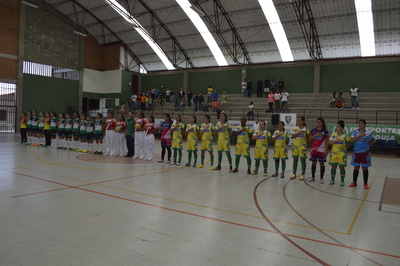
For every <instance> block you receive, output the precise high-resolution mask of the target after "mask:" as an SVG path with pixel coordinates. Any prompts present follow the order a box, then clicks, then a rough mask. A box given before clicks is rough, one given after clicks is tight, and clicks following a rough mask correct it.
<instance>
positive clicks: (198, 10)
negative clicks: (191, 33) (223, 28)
mask: <svg viewBox="0 0 400 266" xmlns="http://www.w3.org/2000/svg"><path fill="white" fill-rule="evenodd" d="M190 9H191V10H193V11H194V12H196V14H197V15H199V16H200V17H203V16H205V15H206V14H204V13H203V12H202V11H201V10H200V9H198V8H197V7H195V6H193V5H191V6H190Z"/></svg>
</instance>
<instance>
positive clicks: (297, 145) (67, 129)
mask: <svg viewBox="0 0 400 266" xmlns="http://www.w3.org/2000/svg"><path fill="white" fill-rule="evenodd" d="M128 116H129V118H128V122H127V123H125V121H124V120H125V119H124V116H123V115H119V117H118V121H117V120H115V119H114V118H113V114H112V113H109V114H108V117H107V119H106V121H105V122H104V123H102V122H101V121H102V120H101V115H100V114H97V115H96V119H95V121H94V122H93V121H92V120H91V117H90V116H87V117H85V116H82V117H81V119H79V115H78V114H76V113H75V114H74V119H71V118H70V117H69V115H68V114H67V115H66V116H65V118H64V117H63V115H62V114H60V119H59V121H58V122H57V121H56V119H55V114H54V113H51V114H46V116H45V117H40V116H39V117H36V116H35V112H33V113H32V115H29V112H28V116H27V117H26V120H27V128H28V129H29V124H31V125H32V127H31V130H28V134H29V132H30V133H31V136H32V134H33V136H35V135H36V134H37V131H40V128H41V126H40V125H41V123H43V131H45V130H46V128H45V125H46V121H47V123H48V127H49V132H50V135H51V136H52V137H53V138H54V139H55V133H56V132H57V130H56V129H57V126H58V135H59V139H60V140H61V142H62V141H63V140H64V139H66V140H67V141H68V140H69V141H70V142H71V141H72V138H71V137H72V136H73V137H74V142H76V141H79V139H80V140H83V142H82V143H86V141H88V142H89V143H91V142H92V141H93V139H96V142H97V143H100V144H101V146H100V147H99V148H100V151H97V150H96V152H95V153H99V154H102V138H103V132H105V135H106V137H107V143H108V144H107V152H106V155H120V156H122V155H123V150H124V149H123V145H122V140H123V136H124V135H125V136H126V138H127V146H128V154H127V155H126V157H130V156H132V155H133V149H134V150H135V154H134V156H133V158H138V159H145V160H152V157H153V144H154V134H155V132H156V130H157V127H156V126H155V124H154V117H153V116H149V117H148V119H145V116H144V114H143V112H138V115H137V118H136V119H135V118H133V113H132V112H129V114H128ZM21 120H22V119H21ZM220 120H221V121H219V122H218V123H217V124H216V125H215V126H214V125H213V124H212V123H211V122H210V117H209V116H208V115H206V116H204V123H203V124H202V125H201V126H199V125H197V121H196V117H195V116H192V117H190V123H189V124H188V125H186V126H185V125H184V124H183V123H182V122H181V117H180V115H176V117H175V121H174V122H173V121H172V120H171V117H170V115H169V114H165V115H164V121H162V122H161V123H160V125H159V126H158V129H159V130H160V131H161V147H162V154H161V158H162V160H160V161H159V163H162V162H165V163H168V164H171V165H175V164H176V165H180V164H181V159H182V150H183V136H184V135H186V137H187V151H188V163H187V164H186V165H185V166H191V159H192V155H193V156H194V164H193V167H197V168H202V167H204V158H205V152H206V151H208V153H209V154H210V159H211V167H210V169H211V170H221V162H222V154H223V152H225V154H226V156H227V159H228V162H229V166H230V172H232V173H236V172H238V171H239V170H238V166H239V162H240V157H241V156H242V155H243V156H244V157H245V158H246V160H247V166H248V169H247V174H253V175H256V174H258V169H259V166H260V163H261V161H262V162H263V166H264V175H267V168H268V163H267V162H268V145H269V143H271V142H274V156H273V159H274V160H275V173H274V174H273V175H272V176H279V174H278V173H279V164H280V162H281V163H282V168H281V169H282V171H281V175H280V176H281V178H284V177H285V175H284V172H285V168H286V160H287V159H288V152H287V145H288V143H289V140H290V138H292V139H294V142H293V149H292V150H293V153H292V157H293V159H294V160H293V174H292V176H291V177H290V178H291V179H294V178H296V173H297V165H298V161H299V158H300V161H301V165H302V173H301V176H300V180H304V178H305V177H304V175H305V171H306V159H307V146H308V144H311V153H310V161H311V162H312V167H311V174H312V177H311V178H310V179H309V180H308V181H310V182H312V181H315V173H316V167H317V162H319V164H320V182H321V183H323V182H324V180H323V176H324V173H325V162H326V157H327V155H328V145H332V150H331V156H330V161H329V164H330V165H332V169H331V181H330V184H334V183H335V176H336V169H337V167H338V166H339V169H340V177H341V182H340V185H342V186H344V178H345V175H346V172H345V167H346V166H347V149H348V148H349V147H350V142H351V143H354V152H353V157H352V163H351V164H352V165H353V166H354V167H355V168H354V171H353V182H352V183H351V184H350V186H351V187H354V186H356V185H357V179H358V174H359V170H360V166H361V167H362V170H363V177H364V188H366V189H368V188H369V187H368V167H369V166H371V159H370V154H369V146H370V145H372V144H373V142H374V137H373V135H372V134H371V133H370V132H368V131H367V130H366V129H365V126H366V121H365V120H363V119H360V120H359V122H358V125H359V128H358V129H357V130H355V131H354V132H352V136H351V138H350V137H348V136H346V135H345V134H344V133H343V130H344V127H345V125H344V122H343V121H339V122H338V124H337V125H336V128H335V131H336V132H335V133H333V134H332V135H331V136H329V132H328V131H327V129H326V126H325V122H324V119H323V118H318V119H317V126H316V127H315V128H314V129H312V130H311V131H310V130H309V129H308V128H307V127H306V124H305V119H304V117H299V119H298V126H297V127H296V128H294V129H293V131H292V134H290V133H289V132H288V131H286V130H285V128H284V122H282V121H281V122H279V125H278V130H276V131H275V132H274V133H273V134H271V133H270V132H269V131H268V130H267V129H266V123H265V122H264V121H260V123H259V129H257V130H255V131H254V132H253V129H252V128H251V127H249V126H247V125H246V122H247V120H246V118H245V117H243V118H241V125H239V126H236V127H235V128H232V126H231V125H230V124H229V122H228V119H227V116H226V114H224V113H222V114H221V118H220ZM29 121H32V122H31V123H30V122H29ZM35 124H37V130H36V129H35V127H34V125H35ZM35 130H36V131H35ZM93 131H94V132H93ZM35 132H36V133H35ZM122 133H125V134H122ZM39 134H40V133H39ZM216 134H218V142H217V146H218V148H217V151H218V165H217V166H216V167H214V166H213V163H214V154H213V136H214V135H216ZM116 136H118V137H116ZM121 136H122V137H121ZM232 136H236V137H237V143H236V153H235V155H236V162H235V168H233V167H232V157H231V154H230V139H231V137H232ZM130 138H133V139H134V140H135V145H133V141H132V144H130V142H129V141H128V139H130ZM250 138H251V139H253V140H255V141H256V144H255V152H254V160H255V170H254V171H253V172H251V170H250V168H251V158H250ZM114 139H117V145H116V146H118V147H119V148H118V149H117V150H118V151H119V152H118V153H116V152H115V151H114V150H113V147H114V145H113V143H114ZM198 139H201V163H200V165H197V166H196V163H197V151H198V147H197V144H198ZM83 145H85V144H83ZM145 146H147V153H145V152H144V147H145ZM133 147H134V148H133ZM61 148H67V147H61ZM75 148H76V147H75ZM171 148H172V149H173V150H174V155H173V160H172V162H171V155H172V154H171V153H172V152H171ZM70 149H71V148H70ZM81 149H82V148H81ZM83 150H86V149H85V147H84V148H83ZM166 153H168V160H167V161H164V158H165V155H166Z"/></svg>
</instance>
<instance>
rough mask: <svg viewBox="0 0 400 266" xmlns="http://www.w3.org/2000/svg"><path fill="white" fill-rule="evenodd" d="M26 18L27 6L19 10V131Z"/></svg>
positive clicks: (22, 6) (22, 96) (16, 122)
mask: <svg viewBox="0 0 400 266" xmlns="http://www.w3.org/2000/svg"><path fill="white" fill-rule="evenodd" d="M25 18H26V6H25V5H20V10H19V36H18V79H17V113H16V115H15V125H16V127H15V129H16V131H17V132H18V131H19V118H20V113H22V112H23V106H22V104H23V100H24V74H23V72H22V68H23V62H24V57H25V56H24V55H25V52H24V51H25V49H24V46H25Z"/></svg>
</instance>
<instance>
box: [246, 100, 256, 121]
mask: <svg viewBox="0 0 400 266" xmlns="http://www.w3.org/2000/svg"><path fill="white" fill-rule="evenodd" d="M253 110H254V104H253V102H250V105H249V111H248V112H247V120H249V121H253V120H254V111H253Z"/></svg>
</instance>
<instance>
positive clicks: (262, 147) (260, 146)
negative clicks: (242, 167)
mask: <svg viewBox="0 0 400 266" xmlns="http://www.w3.org/2000/svg"><path fill="white" fill-rule="evenodd" d="M259 127H260V128H259V129H258V130H256V131H255V132H254V134H253V137H252V139H253V140H255V141H256V146H255V149H254V160H255V161H256V168H255V170H254V171H253V172H252V173H251V174H252V175H256V174H258V168H259V167H260V160H262V161H263V165H264V176H268V174H267V170H268V144H269V142H270V140H271V133H270V132H269V131H268V130H267V129H266V126H265V121H260V126H259Z"/></svg>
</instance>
